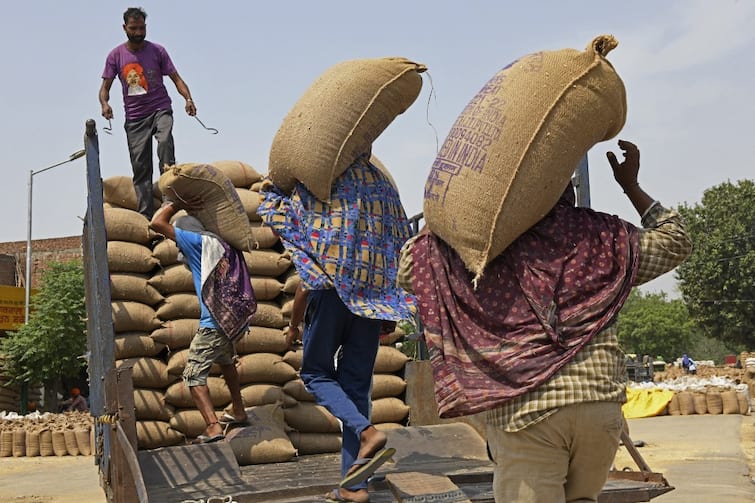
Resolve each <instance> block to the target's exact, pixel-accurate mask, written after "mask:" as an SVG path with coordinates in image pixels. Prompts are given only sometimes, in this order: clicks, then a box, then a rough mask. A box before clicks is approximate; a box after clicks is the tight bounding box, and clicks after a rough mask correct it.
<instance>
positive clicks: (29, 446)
mask: <svg viewBox="0 0 755 503" xmlns="http://www.w3.org/2000/svg"><path fill="white" fill-rule="evenodd" d="M36 456H39V430H38V429H36V428H35V429H30V430H27V431H26V457H27V458H33V457H36Z"/></svg>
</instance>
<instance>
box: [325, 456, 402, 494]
mask: <svg viewBox="0 0 755 503" xmlns="http://www.w3.org/2000/svg"><path fill="white" fill-rule="evenodd" d="M395 453H396V449H394V448H393V447H388V448H387V449H380V450H379V451H378V452H376V453H375V455H374V456H372V457H371V458H359V459H357V460H355V461H354V463H352V464H351V466H352V467H354V466H358V467H359V468H357V469H356V470H354V471H352V472H351V473H349V474H348V475H346V476H345V477H344V478H343V480H341V482H340V483H339V484H338V486H339V487H353V486H355V485H356V484H360V483H362V482H364V481H365V480H367V479H368V478H370V477H371V476H372V474H374V473H375V472H376V471H377V469H378V468H380V467H381V466H382V465H383V463H385V462H386V461H388V460H389V459H391V456H393V455H394V454H395Z"/></svg>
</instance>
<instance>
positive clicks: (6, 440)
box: [0, 430, 13, 458]
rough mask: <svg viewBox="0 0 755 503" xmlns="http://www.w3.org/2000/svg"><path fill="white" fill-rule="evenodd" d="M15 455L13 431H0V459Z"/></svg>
mask: <svg viewBox="0 0 755 503" xmlns="http://www.w3.org/2000/svg"><path fill="white" fill-rule="evenodd" d="M12 455H13V430H2V431H0V458H8V457H10V456H12Z"/></svg>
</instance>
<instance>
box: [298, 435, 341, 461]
mask: <svg viewBox="0 0 755 503" xmlns="http://www.w3.org/2000/svg"><path fill="white" fill-rule="evenodd" d="M288 438H290V439H291V443H292V444H293V445H294V447H295V448H296V450H297V451H298V452H299V456H306V455H307V454H326V453H330V452H341V434H340V433H306V432H300V431H290V432H288Z"/></svg>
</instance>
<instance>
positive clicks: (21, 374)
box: [0, 261, 87, 410]
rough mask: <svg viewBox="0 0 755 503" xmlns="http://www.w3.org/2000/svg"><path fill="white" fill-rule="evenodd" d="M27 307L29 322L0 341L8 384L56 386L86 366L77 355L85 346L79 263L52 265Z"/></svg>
mask: <svg viewBox="0 0 755 503" xmlns="http://www.w3.org/2000/svg"><path fill="white" fill-rule="evenodd" d="M31 308H32V311H31V314H30V316H29V323H27V324H25V325H22V326H21V328H20V329H19V330H18V331H16V332H9V333H8V336H7V337H6V338H5V339H3V340H0V352H2V353H3V354H5V363H4V368H3V370H4V371H5V373H6V374H7V375H8V376H9V377H10V378H11V382H16V383H24V382H26V383H39V382H42V383H44V384H45V388H46V389H47V390H56V383H57V382H58V380H59V379H60V378H61V377H75V376H77V375H78V373H79V370H80V369H81V368H82V367H83V366H84V365H85V364H86V362H85V361H84V360H83V359H81V358H79V357H80V355H82V354H84V353H85V352H86V349H87V340H86V335H85V328H86V326H85V321H84V319H85V316H86V302H85V292H84V269H83V267H82V263H81V262H80V261H71V262H65V263H61V262H53V263H50V264H49V267H48V268H47V269H46V270H45V272H44V273H43V274H42V278H41V287H40V289H39V291H38V292H37V294H36V295H34V296H33V298H32V301H31ZM46 402H47V401H46ZM48 410H49V404H48Z"/></svg>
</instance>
